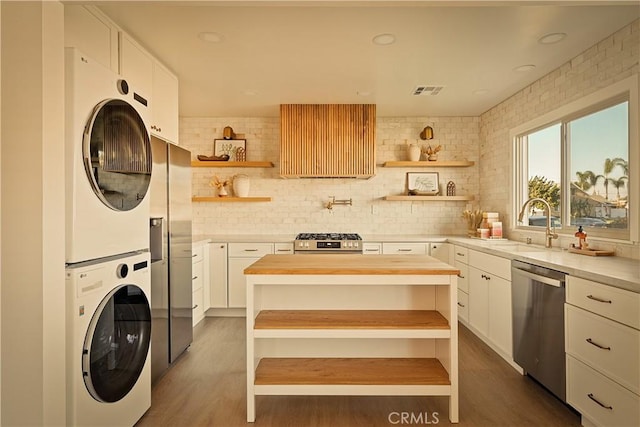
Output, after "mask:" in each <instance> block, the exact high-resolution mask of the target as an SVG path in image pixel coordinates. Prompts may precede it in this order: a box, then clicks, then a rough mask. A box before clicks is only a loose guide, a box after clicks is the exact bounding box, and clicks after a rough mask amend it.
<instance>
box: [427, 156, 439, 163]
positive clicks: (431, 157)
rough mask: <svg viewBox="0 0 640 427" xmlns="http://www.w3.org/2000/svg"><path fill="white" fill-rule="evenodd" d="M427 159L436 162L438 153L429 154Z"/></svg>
mask: <svg viewBox="0 0 640 427" xmlns="http://www.w3.org/2000/svg"><path fill="white" fill-rule="evenodd" d="M427 160H429V161H430V162H435V161H436V160H438V155H437V154H429V157H427Z"/></svg>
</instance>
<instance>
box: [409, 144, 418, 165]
mask: <svg viewBox="0 0 640 427" xmlns="http://www.w3.org/2000/svg"><path fill="white" fill-rule="evenodd" d="M408 151H409V160H410V161H412V162H417V161H418V160H420V152H421V150H420V146H419V145H418V144H411V145H409V150H408Z"/></svg>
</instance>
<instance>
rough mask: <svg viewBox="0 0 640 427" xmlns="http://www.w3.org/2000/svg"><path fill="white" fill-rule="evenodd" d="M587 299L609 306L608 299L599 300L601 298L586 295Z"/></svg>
mask: <svg viewBox="0 0 640 427" xmlns="http://www.w3.org/2000/svg"><path fill="white" fill-rule="evenodd" d="M587 298H589V299H592V300H594V301H598V302H603V303H605V304H611V300H610V299H601V298H598V297H594V296H593V295H587Z"/></svg>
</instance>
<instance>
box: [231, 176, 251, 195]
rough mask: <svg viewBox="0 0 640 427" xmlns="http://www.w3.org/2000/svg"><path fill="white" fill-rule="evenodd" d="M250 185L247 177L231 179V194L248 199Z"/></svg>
mask: <svg viewBox="0 0 640 427" xmlns="http://www.w3.org/2000/svg"><path fill="white" fill-rule="evenodd" d="M250 184H251V182H250V180H249V176H248V175H244V174H240V175H236V176H234V177H233V192H234V193H235V195H236V196H237V197H248V196H249V187H250Z"/></svg>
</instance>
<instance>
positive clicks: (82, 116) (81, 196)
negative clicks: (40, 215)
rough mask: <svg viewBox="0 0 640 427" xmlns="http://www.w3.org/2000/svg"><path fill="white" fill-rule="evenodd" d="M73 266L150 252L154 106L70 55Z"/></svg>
mask: <svg viewBox="0 0 640 427" xmlns="http://www.w3.org/2000/svg"><path fill="white" fill-rule="evenodd" d="M65 91H66V96H65V109H66V112H65V115H66V122H65V139H66V145H65V158H66V161H65V169H66V199H67V200H66V263H67V264H72V263H76V262H82V261H88V260H92V259H97V258H102V257H106V256H112V255H117V254H123V253H126V252H132V251H136V250H141V249H147V248H148V247H149V197H145V196H146V195H147V193H148V188H149V182H150V179H151V165H152V162H151V143H150V139H149V129H148V128H147V125H146V123H147V122H146V120H145V118H146V117H145V116H146V115H147V114H148V111H147V110H148V106H147V104H148V100H146V99H145V98H143V97H141V96H140V95H138V94H137V93H136V90H135V83H134V82H127V81H126V80H124V79H122V78H120V76H118V75H117V74H115V73H114V72H113V71H111V70H109V69H107V68H105V67H103V66H102V65H101V64H99V63H98V62H96V61H94V60H93V59H91V58H89V57H88V56H86V55H84V54H82V53H81V52H80V51H78V50H77V49H74V48H67V49H65Z"/></svg>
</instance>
